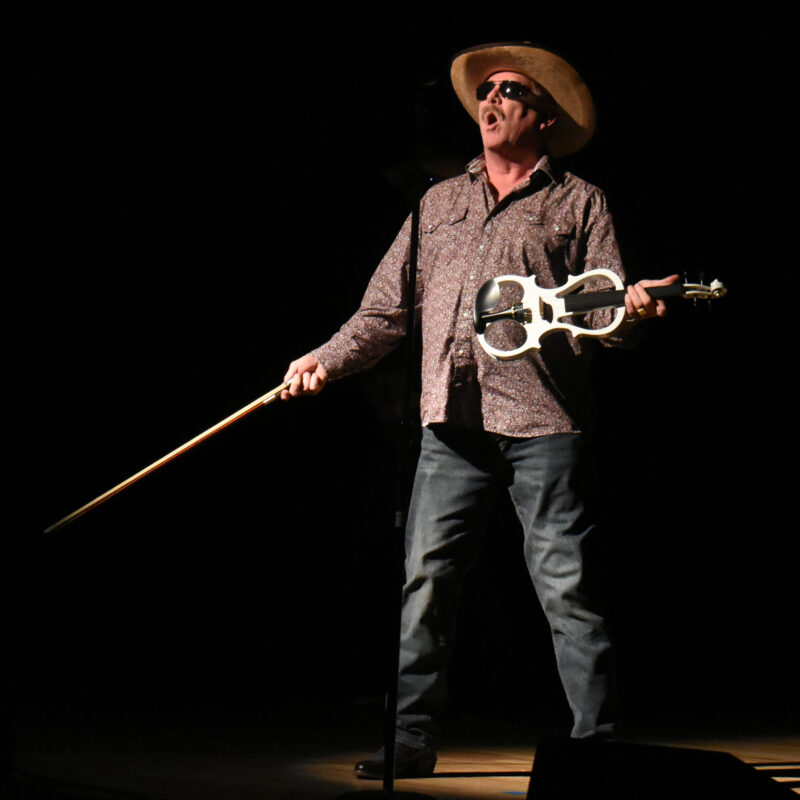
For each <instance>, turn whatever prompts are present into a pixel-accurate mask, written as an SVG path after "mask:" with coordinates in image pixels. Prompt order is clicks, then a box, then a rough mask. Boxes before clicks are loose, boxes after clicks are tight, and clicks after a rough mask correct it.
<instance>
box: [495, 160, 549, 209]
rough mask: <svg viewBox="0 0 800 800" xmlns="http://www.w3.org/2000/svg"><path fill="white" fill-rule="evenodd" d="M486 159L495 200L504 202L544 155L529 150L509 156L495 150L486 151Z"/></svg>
mask: <svg viewBox="0 0 800 800" xmlns="http://www.w3.org/2000/svg"><path fill="white" fill-rule="evenodd" d="M483 155H484V158H485V159H486V174H487V176H488V178H489V186H490V187H491V188H492V192H493V193H494V195H495V200H498V201H499V200H502V199H503V198H504V197H505V196H506V195H508V194H509V193H510V192H511V191H513V189H514V187H515V186H517V185H518V184H519V183H522V181H524V180H525V179H526V178H527V177H528V176H529V175H530V174H531V173H532V172H533V171H534V169H536V165H537V164H538V163H539V159H540V158H541V157H542V154H541V153H539V152H536V151H533V150H528V151H526V152H524V153H522V154H520V155H513V156H508V155H504V154H502V153H498V152H497V151H494V150H488V149H484V151H483Z"/></svg>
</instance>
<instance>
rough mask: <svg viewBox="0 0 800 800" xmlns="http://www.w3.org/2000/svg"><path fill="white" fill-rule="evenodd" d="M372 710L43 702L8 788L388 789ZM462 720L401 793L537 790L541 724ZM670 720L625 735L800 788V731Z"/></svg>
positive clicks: (325, 795)
mask: <svg viewBox="0 0 800 800" xmlns="http://www.w3.org/2000/svg"><path fill="white" fill-rule="evenodd" d="M365 719H366V717H365V716H364V715H363V714H361V713H360V712H359V710H358V709H355V710H353V709H349V708H348V707H346V706H343V705H338V706H336V707H331V706H329V707H327V708H323V707H321V706H319V707H315V706H313V705H305V706H297V707H296V708H295V709H294V713H292V714H287V713H286V711H285V710H284V712H283V713H282V714H281V715H278V716H277V717H274V716H271V715H268V714H265V715H264V716H263V717H261V718H260V719H254V718H253V715H250V716H249V717H248V718H247V719H244V718H239V719H236V718H231V716H230V715H227V716H226V715H222V714H216V715H215V714H213V713H209V714H207V715H203V716H202V717H200V716H197V715H191V714H185V713H183V714H181V713H171V714H162V715H161V716H158V715H152V714H146V715H135V714H131V713H130V712H128V713H127V714H126V715H121V714H117V715H116V716H113V717H110V716H108V715H107V714H106V715H89V714H86V715H83V716H81V715H80V714H76V713H75V712H74V711H73V712H72V713H71V714H63V713H62V714H61V715H59V716H58V717H51V716H49V715H48V714H47V713H44V712H41V711H39V712H37V713H35V714H28V715H26V716H25V717H24V718H21V719H20V720H19V721H18V725H17V729H16V732H15V736H14V737H13V739H12V748H11V769H10V779H9V781H8V785H7V788H6V790H5V793H4V794H3V797H4V798H7V800H19V799H21V800H44V799H45V798H77V799H78V800H89V799H90V798H91V800H123V799H125V798H154V799H156V798H157V799H158V800H229V799H233V798H236V799H237V800H256V798H258V799H259V800H265V799H269V800H273V799H274V800H283V798H287V799H288V798H302V799H303V800H323V799H326V800H333V799H334V798H337V797H340V796H341V795H342V794H345V793H347V792H352V791H355V792H366V791H367V790H376V789H380V788H381V782H380V781H364V780H358V779H356V778H355V777H354V776H353V774H352V767H353V764H354V762H355V761H357V760H359V759H361V758H364V756H365V755H366V754H368V752H369V751H368V750H363V749H359V748H360V747H361V744H360V742H361V741H363V740H364V739H365V737H366V735H367V734H368V733H370V734H371V731H368V730H367V727H370V726H372V724H373V723H374V721H375V720H374V718H371V719H370V721H369V723H368V725H367V727H365ZM455 727H456V730H454V731H452V732H451V734H450V736H449V737H448V739H449V740H448V743H447V744H446V746H445V747H444V748H443V749H442V751H441V753H440V758H439V763H438V765H437V768H436V773H435V775H434V776H433V777H431V778H426V779H418V780H405V781H397V782H396V784H395V791H396V792H398V793H399V792H414V793H419V794H422V795H427V796H430V797H434V798H439V797H441V798H445V797H454V798H455V797H457V798H464V800H467V799H469V800H489V799H490V798H510V797H525V796H526V794H527V792H528V787H529V784H530V780H531V770H532V764H533V760H534V755H535V751H536V744H535V741H536V736H537V734H536V733H532V732H531V731H530V730H529V729H527V726H520V725H519V724H518V723H517V724H513V725H510V724H507V723H504V722H502V721H498V720H492V721H487V720H478V719H468V720H461V721H460V723H459V724H458V725H456V726H455ZM658 727H659V728H660V732H659V731H656V730H655V729H652V730H649V731H648V730H645V729H644V728H641V729H640V730H637V731H629V732H628V734H629V735H628V736H627V737H626V738H625V741H633V742H638V743H644V744H654V745H666V746H670V747H680V748H691V749H695V750H712V751H718V752H724V753H730V754H732V755H733V756H735V757H736V758H737V759H740V760H741V761H743V762H745V763H746V764H748V765H752V766H753V768H754V769H757V770H758V771H759V772H762V773H764V774H766V775H769V776H770V777H771V778H772V779H773V780H774V781H775V782H780V783H781V784H782V785H783V786H785V787H786V788H787V789H789V790H790V791H793V792H794V793H796V794H797V795H800V736H798V735H796V734H795V735H792V734H790V733H787V732H786V731H785V730H776V729H775V726H773V730H769V727H770V726H768V725H764V724H763V723H758V724H756V723H748V722H745V721H739V722H738V723H737V724H735V725H729V726H728V727H729V728H730V730H729V731H728V732H724V731H722V730H721V729H720V730H716V731H714V732H710V729H711V728H712V727H714V726H711V725H708V724H705V725H694V726H682V727H683V728H684V731H683V733H681V732H680V731H678V730H676V729H675V726H674V725H671V726H665V725H663V724H659V725H658ZM667 727H669V728H670V730H666V728H667ZM677 727H681V726H677ZM690 727H691V728H692V729H691V730H690ZM703 728H705V729H706V730H705V731H703V730H702V729H703ZM356 743H357V744H356ZM654 780H658V776H654ZM720 796H723V795H720Z"/></svg>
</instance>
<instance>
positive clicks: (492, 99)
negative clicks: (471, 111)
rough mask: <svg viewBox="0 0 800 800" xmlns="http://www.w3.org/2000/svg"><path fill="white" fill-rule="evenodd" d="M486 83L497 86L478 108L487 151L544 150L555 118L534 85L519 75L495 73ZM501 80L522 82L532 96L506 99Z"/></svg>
mask: <svg viewBox="0 0 800 800" xmlns="http://www.w3.org/2000/svg"><path fill="white" fill-rule="evenodd" d="M486 80H487V81H491V82H492V83H494V84H495V85H494V88H493V89H492V91H491V92H489V95H488V96H487V97H486V99H485V100H481V101H480V104H479V106H478V119H479V123H480V128H481V138H482V139H483V147H484V149H485V150H493V151H495V152H498V153H500V154H504V155H513V154H517V153H519V152H525V151H535V152H540V151H541V150H543V146H544V141H545V135H546V133H547V129H548V128H549V127H550V125H552V123H553V117H552V114H551V113H550V112H549V111H547V110H546V107H545V104H544V101H543V100H541V99H540V98H539V97H537V96H536V94H535V87H534V84H533V82H532V81H531V80H530V79H529V78H527V77H526V76H525V75H520V74H519V73H518V72H495V73H494V74H492V75H490V76H489V77H488V78H487V79H486ZM502 81H516V82H517V83H521V84H523V85H524V86H526V87H527V88H529V89H530V90H531V94H529V95H526V96H523V97H520V98H518V99H510V98H507V97H503V95H502V94H500V88H499V85H500V82H502Z"/></svg>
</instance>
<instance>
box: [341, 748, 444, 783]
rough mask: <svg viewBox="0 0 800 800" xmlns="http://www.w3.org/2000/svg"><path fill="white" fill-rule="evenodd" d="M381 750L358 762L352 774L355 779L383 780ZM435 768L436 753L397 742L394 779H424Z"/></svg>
mask: <svg viewBox="0 0 800 800" xmlns="http://www.w3.org/2000/svg"><path fill="white" fill-rule="evenodd" d="M383 764H384V758H383V748H381V749H380V750H378V752H377V753H375V755H374V756H372V758H368V759H367V760H366V761H359V762H358V764H356V765H355V768H354V772H355V774H356V777H357V778H372V779H374V780H380V779H382V778H383ZM435 766H436V753H435V751H433V750H429V749H427V748H418V747H409V746H408V745H407V744H403V743H402V742H398V743H397V745H396V750H395V755H394V776H395V778H426V777H427V776H428V775H432V774H433V768H434V767H435Z"/></svg>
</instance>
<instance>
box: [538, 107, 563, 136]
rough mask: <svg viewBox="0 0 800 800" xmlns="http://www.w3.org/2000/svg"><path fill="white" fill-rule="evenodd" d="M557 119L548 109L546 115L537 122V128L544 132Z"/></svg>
mask: <svg viewBox="0 0 800 800" xmlns="http://www.w3.org/2000/svg"><path fill="white" fill-rule="evenodd" d="M557 121H558V117H556V115H555V114H554V113H553V112H552V111H548V112H547V116H546V117H545V118H544V119H543V120H542V121H541V122H540V123H539V130H540V131H542V132H543V133H544V131H546V130H547V129H548V128H552V127H553V126H554V125H555V124H556V122H557Z"/></svg>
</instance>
